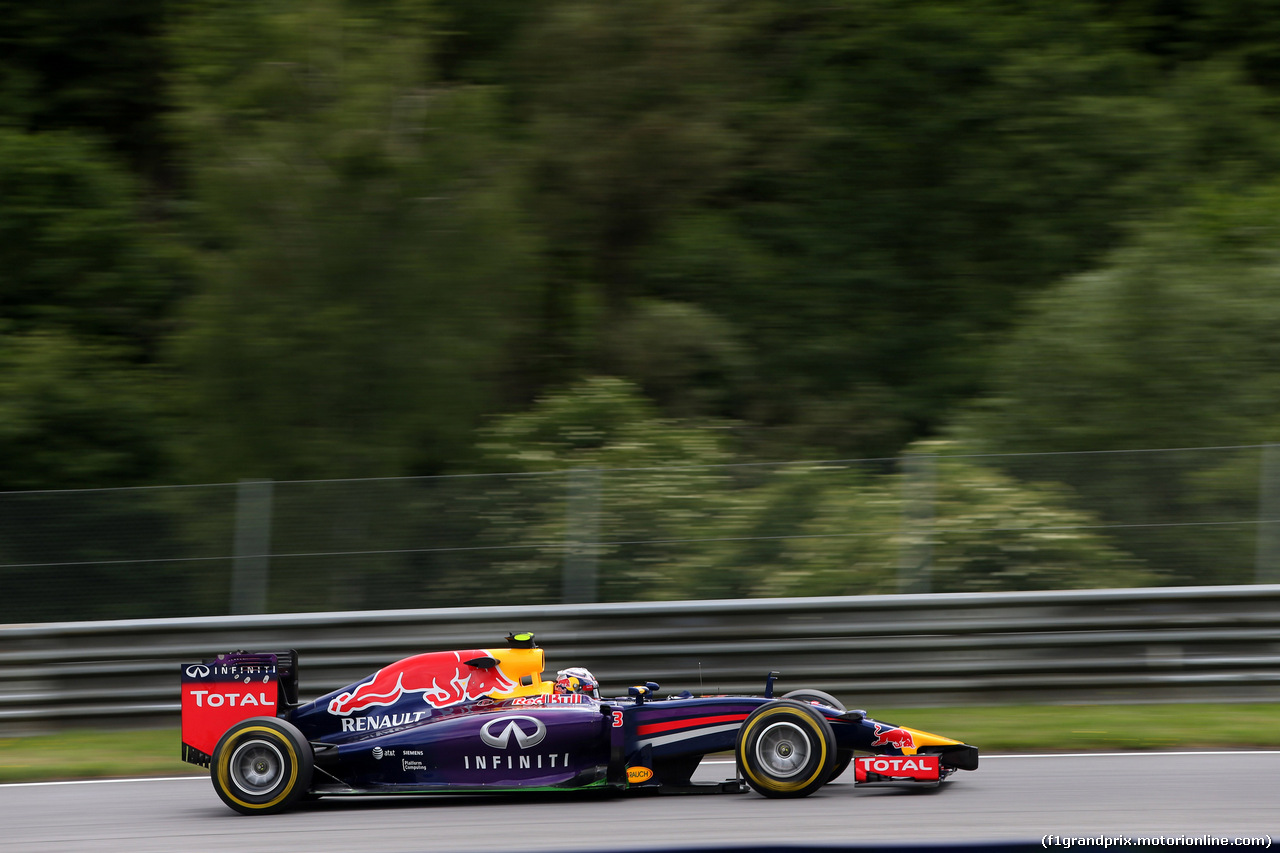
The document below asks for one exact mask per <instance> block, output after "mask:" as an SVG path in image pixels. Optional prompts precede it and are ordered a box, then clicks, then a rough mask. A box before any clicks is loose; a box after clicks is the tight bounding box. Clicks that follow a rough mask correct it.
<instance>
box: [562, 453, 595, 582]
mask: <svg viewBox="0 0 1280 853" xmlns="http://www.w3.org/2000/svg"><path fill="white" fill-rule="evenodd" d="M568 490H569V494H568V501H567V504H568V506H567V508H566V510H565V515H566V518H565V549H564V576H563V581H562V588H561V597H562V598H563V600H564V603H565V604H589V603H591V602H593V601H595V600H596V599H597V598H598V595H599V593H598V589H597V581H596V541H597V539H598V538H599V532H600V471H599V470H598V469H595V468H575V469H573V470H572V471H570V472H569V482H568Z"/></svg>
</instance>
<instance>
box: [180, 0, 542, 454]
mask: <svg viewBox="0 0 1280 853" xmlns="http://www.w3.org/2000/svg"><path fill="white" fill-rule="evenodd" d="M429 23H430V18H429V16H428V15H426V14H425V13H424V12H422V11H420V8H419V6H418V4H412V3H387V4H383V5H381V6H378V7H370V8H365V7H360V8H358V9H357V8H356V7H354V6H349V5H346V4H342V3H334V2H325V3H319V4H316V3H302V2H298V3H281V4H275V5H273V6H269V7H256V8H254V9H253V10H246V9H243V8H241V7H238V6H236V7H230V6H224V5H221V4H208V5H207V6H206V7H204V8H201V9H199V10H197V11H195V12H193V13H192V14H191V15H190V17H189V18H188V19H187V20H186V21H185V22H184V23H183V25H182V27H181V28H180V29H179V30H177V32H176V34H175V41H176V43H177V44H178V45H180V48H181V49H180V50H179V51H178V54H179V55H180V56H181V57H183V66H182V68H181V69H180V74H179V86H178V89H179V92H180V93H181V102H182V105H183V112H182V115H181V119H182V123H183V124H182V126H183V128H184V132H185V134H186V139H187V140H188V145H189V147H190V148H191V150H192V151H193V152H194V153H195V156H196V160H195V163H196V169H195V186H196V195H197V200H198V203H199V205H200V207H199V212H200V215H201V218H202V221H203V222H204V223H206V224H207V226H208V228H209V233H210V234H211V239H210V245H209V247H208V251H207V253H206V257H205V263H206V269H207V271H208V272H207V277H206V279H205V282H204V287H203V289H202V292H201V294H200V295H199V296H198V297H197V298H196V299H194V300H193V301H192V302H191V304H190V305H189V306H188V310H187V312H186V315H185V328H184V329H183V331H182V333H181V335H180V336H179V339H178V342H177V346H176V349H175V352H176V358H177V360H178V363H179V364H180V365H181V366H182V368H183V370H184V372H185V373H186V375H187V376H188V377H189V378H190V382H191V385H192V389H191V392H192V393H191V396H190V399H189V405H190V411H191V414H192V415H193V419H192V423H191V426H190V433H191V434H190V435H188V436H186V437H184V444H185V446H186V448H187V449H188V451H189V453H188V454H187V456H186V457H185V458H186V465H187V468H186V470H187V471H188V472H190V473H189V476H194V477H199V478H210V477H213V478H227V477H240V476H268V477H274V478H302V477H325V476H373V475H391V474H403V473H408V472H416V473H430V472H433V471H437V470H439V469H440V468H442V467H443V466H445V465H446V464H450V463H453V462H455V461H456V459H457V458H459V456H461V455H464V454H465V452H466V450H467V448H468V447H469V446H470V431H471V429H472V428H473V426H474V424H475V422H476V418H477V417H478V415H479V414H480V413H481V412H483V411H486V410H487V409H488V408H489V407H492V406H493V405H495V402H494V401H495V396H496V380H497V377H498V375H499V370H500V368H501V366H502V356H503V354H504V346H505V342H506V341H507V339H508V338H509V337H510V335H511V334H512V333H513V332H514V331H515V330H516V329H517V328H518V318H519V316H520V314H521V311H522V306H523V304H524V295H523V294H524V289H525V282H526V275H527V273H526V270H525V268H526V263H527V258H528V253H527V247H526V241H525V238H524V236H523V234H524V228H523V225H522V223H521V221H520V220H519V217H518V212H517V206H516V204H515V203H514V199H513V197H512V193H513V191H514V190H513V187H514V183H513V180H512V177H511V174H510V166H509V162H510V158H511V157H512V154H513V152H512V150H511V149H510V148H509V147H507V146H506V145H504V143H503V142H502V140H501V139H500V138H499V135H498V133H497V128H496V127H495V124H494V121H495V119H494V104H493V98H492V96H491V94H490V93H489V92H488V91H486V90H485V89H483V88H479V87H448V86H442V85H438V84H437V83H436V82H435V81H433V80H432V79H431V78H430V76H429V74H428V64H427V62H426V58H427V56H428V55H429V51H430V48H431V43H430V40H429V33H430V27H429Z"/></svg>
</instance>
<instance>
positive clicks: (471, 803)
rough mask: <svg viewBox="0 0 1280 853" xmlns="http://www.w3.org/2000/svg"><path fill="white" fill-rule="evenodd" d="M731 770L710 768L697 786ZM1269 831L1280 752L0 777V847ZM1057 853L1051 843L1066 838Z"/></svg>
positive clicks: (642, 844) (246, 852)
mask: <svg viewBox="0 0 1280 853" xmlns="http://www.w3.org/2000/svg"><path fill="white" fill-rule="evenodd" d="M732 775H733V765H732V764H731V763H728V762H711V760H708V762H706V763H704V766H703V767H702V768H700V770H699V773H698V775H697V776H696V777H695V780H696V781H714V780H718V779H724V778H728V777H730V776H732ZM1180 834H1181V835H1187V836H1203V835H1206V834H1207V835H1215V836H1222V837H1231V838H1233V837H1236V836H1248V835H1253V836H1260V835H1270V836H1271V837H1272V838H1273V839H1274V840H1276V841H1277V843H1280V752H1276V751H1257V752H1183V753H1127V754H1080V755H1043V756H984V757H983V758H982V766H981V767H980V768H979V769H978V770H976V771H974V772H961V773H959V774H957V775H956V777H955V778H954V779H953V780H951V781H949V782H947V783H945V784H944V785H943V786H942V787H941V788H938V789H936V790H927V791H918V790H917V791H902V790H897V789H886V788H866V789H858V790H855V789H854V786H853V782H852V771H849V773H848V774H847V775H846V776H845V777H843V779H841V780H837V781H836V782H835V783H833V784H831V785H828V786H827V787H826V788H824V789H823V790H822V791H820V792H818V793H817V794H815V795H813V796H811V797H809V798H807V799H803V800H768V799H765V798H763V797H760V796H758V795H756V794H754V793H748V794H736V795H706V796H627V795H599V794H592V795H587V794H528V795H522V796H511V795H490V796H459V795H445V796H439V795H437V796H428V797H380V798H346V799H343V798H326V799H324V800H321V801H319V802H316V803H310V804H307V805H306V807H305V808H302V809H300V810H298V811H294V812H289V813H286V814H282V815H276V816H267V817H244V816H241V815H237V814H235V813H234V812H231V811H230V810H229V809H227V808H226V807H225V806H224V805H223V804H222V803H221V801H219V800H218V798H217V796H216V795H215V794H214V792H213V789H212V787H211V786H210V784H209V780H208V778H207V777H199V778H179V779H158V780H128V781H103V782H82V783H43V784H26V785H0V849H3V850H4V851H6V853H19V851H23V853H25V851H64V850H67V851H111V852H112V853H122V851H129V853H151V851H180V853H199V851H206V850H209V851H213V850H217V851H236V853H251V851H270V853H282V851H285V853H287V852H288V851H343V853H349V851H364V850H368V851H373V850H377V851H381V853H419V851H464V853H474V852H475V851H484V853H491V852H493V851H500V850H521V851H525V850H529V851H534V850H577V851H585V850H600V851H605V850H607V851H628V850H660V849H662V848H674V847H679V848H685V849H688V848H692V847H708V848H716V847H725V846H733V845H741V846H753V845H761V846H772V845H818V844H821V845H858V846H865V845H874V844H884V843H891V844H936V843H940V844H965V845H973V844H979V843H982V842H1033V843H1035V844H1037V845H1039V843H1040V842H1041V839H1042V838H1043V837H1044V836H1046V835H1061V836H1074V837H1079V836H1090V837H1097V836H1102V835H1107V836H1149V835H1164V836H1177V835H1180ZM1059 849H1061V848H1059Z"/></svg>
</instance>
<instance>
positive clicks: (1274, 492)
mask: <svg viewBox="0 0 1280 853" xmlns="http://www.w3.org/2000/svg"><path fill="white" fill-rule="evenodd" d="M1258 467H1259V472H1258V538H1257V550H1256V552H1255V554H1254V559H1253V569H1254V581H1255V582H1257V583H1280V444H1266V445H1263V447H1262V463H1261V464H1260V465H1259V466H1258Z"/></svg>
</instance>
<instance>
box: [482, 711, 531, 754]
mask: <svg viewBox="0 0 1280 853" xmlns="http://www.w3.org/2000/svg"><path fill="white" fill-rule="evenodd" d="M519 721H527V722H530V723H533V731H532V732H528V731H525V728H526V727H525V726H524V725H523V723H521V722H519ZM502 723H506V727H505V728H503V729H502V730H501V731H500V732H498V734H496V735H495V734H494V733H493V730H494V728H495V727H497V726H499V725H501V724H502ZM546 736H547V727H546V726H544V725H543V724H542V721H541V720H539V719H537V718H535V717H525V716H515V717H499V718H498V719H496V720H490V721H489V722H487V723H485V724H484V727H483V728H481V729H480V740H482V741H484V742H485V743H486V744H488V745H489V746H492V747H494V748H496V749H504V748H506V747H507V746H510V745H511V738H513V737H514V738H515V739H516V743H517V744H518V745H519V746H520V748H521V749H528V748H529V747H531V746H537V745H538V744H540V743H542V739H543V738H545V737H546Z"/></svg>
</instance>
